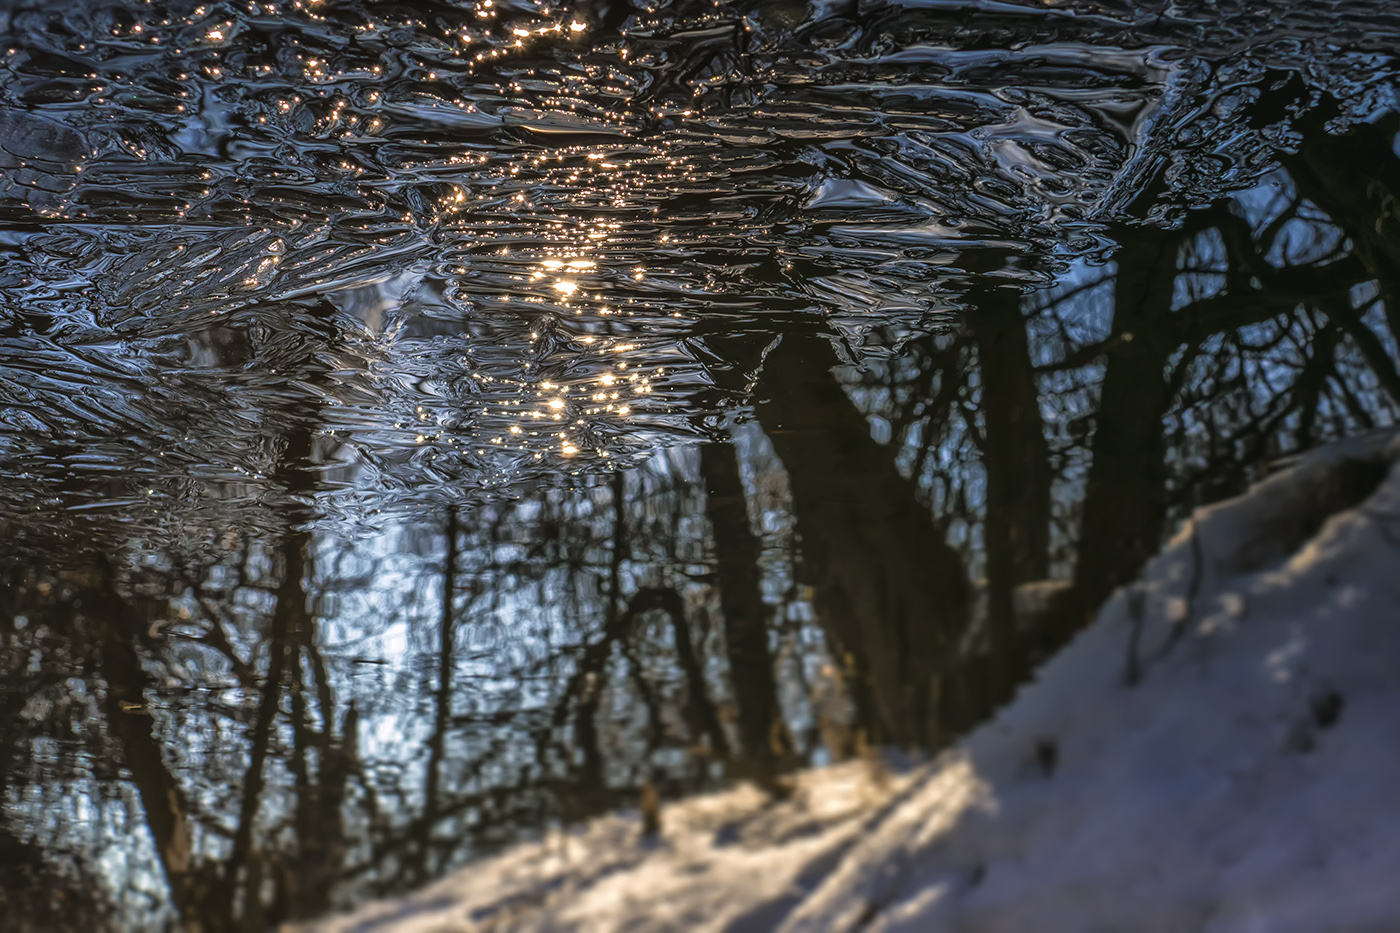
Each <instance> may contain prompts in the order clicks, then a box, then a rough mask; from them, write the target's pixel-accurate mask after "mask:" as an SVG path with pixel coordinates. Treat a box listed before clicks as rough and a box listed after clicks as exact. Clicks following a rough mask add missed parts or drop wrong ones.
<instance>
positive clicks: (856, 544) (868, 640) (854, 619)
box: [757, 335, 969, 747]
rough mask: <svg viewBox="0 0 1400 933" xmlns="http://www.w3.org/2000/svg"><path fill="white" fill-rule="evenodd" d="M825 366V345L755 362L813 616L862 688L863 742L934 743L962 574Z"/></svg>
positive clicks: (790, 343) (961, 607) (961, 614)
mask: <svg viewBox="0 0 1400 933" xmlns="http://www.w3.org/2000/svg"><path fill="white" fill-rule="evenodd" d="M834 363H835V360H834V359H833V355H832V351H831V346H830V345H829V344H828V343H827V341H826V340H825V339H824V338H822V337H819V336H816V335H810V336H801V335H789V336H788V337H786V338H784V340H783V342H782V343H781V344H780V345H779V346H778V347H777V348H775V349H774V351H773V352H772V353H770V354H769V356H768V359H767V360H766V362H765V365H764V373H763V378H762V381H761V382H760V384H759V388H758V395H759V400H758V406H757V412H758V419H759V422H760V424H762V426H763V429H764V431H765V432H767V434H768V436H769V438H770V439H771V440H772V443H773V446H774V448H775V450H776V451H777V453H778V456H779V457H780V458H781V459H782V462H783V465H784V466H785V467H786V469H787V472H788V478H789V483H790V486H791V489H792V498H793V508H794V512H795V515H796V524H797V533H798V536H799V538H800V542H801V551H802V561H803V573H804V575H805V577H806V578H807V580H808V581H809V582H810V583H811V585H812V587H813V590H814V601H815V606H816V610H817V612H818V614H819V615H820V617H821V619H822V623H823V625H824V626H825V627H826V629H827V631H828V633H829V635H830V637H831V638H832V640H833V642H834V643H835V645H836V648H837V650H838V652H840V653H842V654H845V655H849V660H850V662H851V664H850V668H851V669H852V670H853V673H854V674H855V676H856V677H857V678H859V679H861V680H862V681H863V682H864V683H863V685H859V686H856V687H854V688H853V689H854V690H856V692H857V693H858V694H859V693H860V692H861V690H862V689H865V690H868V693H869V697H870V704H869V705H870V706H871V707H873V710H872V712H873V714H874V717H875V721H874V722H873V723H871V724H870V726H871V728H872V729H873V731H874V733H875V734H874V735H872V736H871V738H872V739H874V740H875V741H880V742H889V743H894V744H898V745H903V746H910V747H912V746H925V745H931V744H938V743H939V742H940V741H941V740H942V737H943V734H944V730H943V728H942V726H943V722H942V717H943V714H944V713H945V711H944V710H942V709H941V708H940V707H941V704H940V702H939V695H940V691H941V688H942V687H943V684H942V681H941V676H940V675H941V674H942V673H943V672H944V671H945V669H946V668H947V666H948V665H949V664H950V663H952V662H953V660H954V652H955V650H956V644H957V636H958V635H959V634H960V633H961V631H962V630H963V628H964V625H965V622H966V618H967V609H968V595H969V594H968V590H969V587H968V582H967V577H966V571H965V569H964V568H963V564H962V561H961V558H960V557H959V555H958V554H957V552H956V551H954V550H953V549H952V548H951V547H950V546H949V545H948V543H947V542H946V541H945V540H944V539H943V536H942V534H941V533H940V532H939V531H938V530H937V529H936V528H935V527H934V524H933V521H932V519H931V517H930V516H929V513H928V510H927V509H926V508H924V507H923V506H922V504H921V503H920V502H919V498H918V496H917V494H916V487H915V485H914V483H913V482H912V481H911V480H909V479H907V478H905V477H904V476H902V475H901V474H900V473H899V471H898V470H897V469H896V468H895V465H894V451H893V450H891V449H890V448H887V447H883V446H881V445H880V444H878V443H876V442H875V441H874V439H873V438H872V437H871V434H870V425H869V424H868V422H867V421H866V419H865V417H864V416H863V415H862V414H861V413H860V412H859V411H858V410H857V409H856V407H855V406H854V405H853V404H852V403H851V401H850V399H849V398H847V396H846V393H845V391H844V390H843V389H842V388H841V386H840V384H839V383H838V382H837V381H836V380H835V378H833V376H832V373H831V368H832V366H833V364H834Z"/></svg>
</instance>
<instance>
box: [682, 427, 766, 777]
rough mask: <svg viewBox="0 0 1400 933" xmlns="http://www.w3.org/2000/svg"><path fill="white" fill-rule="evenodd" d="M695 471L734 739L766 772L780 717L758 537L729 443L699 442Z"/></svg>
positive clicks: (747, 755)
mask: <svg viewBox="0 0 1400 933" xmlns="http://www.w3.org/2000/svg"><path fill="white" fill-rule="evenodd" d="M700 476H701V479H702V481H703V482H704V484H705V515H706V517H707V518H709V520H710V528H711V530H712V531H713V534H714V540H715V577H716V583H717V585H718V589H719V601H720V611H721V612H723V614H724V643H725V649H726V651H727V652H728V655H729V673H730V677H731V678H732V680H733V687H734V698H735V701H736V703H737V705H738V707H739V717H738V719H739V730H738V731H739V741H740V745H741V747H742V749H743V754H744V757H745V758H746V760H747V761H748V762H749V763H750V764H751V765H753V766H754V767H755V768H757V769H758V770H759V772H761V773H765V774H766V773H771V772H772V771H773V768H774V765H775V763H776V757H777V755H776V752H777V749H776V748H775V745H779V744H780V743H779V741H778V738H779V736H780V734H781V733H780V731H779V730H781V729H782V719H781V715H780V712H781V711H780V709H779V706H778V687H777V682H776V679H775V678H774V673H773V654H772V651H771V650H770V648H769V645H768V620H769V615H770V610H769V608H768V605H767V604H766V603H764V601H763V593H762V590H761V588H760V584H761V582H762V572H761V569H760V567H759V551H760V549H759V542H758V538H756V537H755V536H754V533H753V530H752V529H751V528H750V527H749V514H748V508H747V504H746V501H745V498H744V487H743V484H742V483H741V482H740V480H739V459H738V457H737V456H736V455H735V452H734V447H733V446H732V445H730V444H706V445H705V446H703V447H701V448H700Z"/></svg>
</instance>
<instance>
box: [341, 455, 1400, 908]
mask: <svg viewBox="0 0 1400 933" xmlns="http://www.w3.org/2000/svg"><path fill="white" fill-rule="evenodd" d="M1397 460H1400V439H1392V437H1390V436H1376V437H1369V438H1359V439H1356V440H1353V441H1350V442H1346V443H1344V444H1339V445H1335V446H1332V447H1329V448H1327V449H1325V450H1323V451H1319V452H1317V453H1315V454H1312V455H1309V456H1308V457H1306V458H1304V459H1303V460H1302V461H1301V462H1300V463H1298V464H1297V465H1295V466H1294V467H1292V468H1290V469H1289V470H1286V471H1284V472H1281V473H1279V474H1277V475H1275V476H1273V477H1272V478H1270V479H1269V480H1267V481H1266V482H1264V483H1262V484H1260V485H1259V486H1257V487H1256V488H1255V489H1253V490H1252V491H1251V492H1250V493H1249V494H1247V495H1246V496H1243V497H1241V498H1239V499H1235V500H1232V501H1229V502H1226V503H1222V504H1220V505H1217V506H1213V507H1211V508H1208V509H1203V510H1200V511H1199V512H1198V513H1197V515H1196V516H1195V518H1194V520H1193V521H1192V522H1191V523H1189V524H1188V526H1187V527H1186V528H1185V529H1183V530H1182V532H1181V533H1180V534H1179V535H1178V536H1177V538H1176V539H1175V540H1174V541H1173V542H1172V543H1171V545H1169V546H1168V547H1167V549H1166V550H1165V551H1164V553H1163V554H1162V555H1161V556H1159V557H1158V558H1156V559H1155V560H1154V561H1153V562H1152V563H1151V564H1150V565H1149V566H1148V567H1147V568H1146V570H1145V571H1144V573H1143V575H1142V577H1141V578H1140V580H1139V582H1137V583H1135V584H1133V585H1132V586H1130V587H1127V588H1125V589H1124V590H1122V591H1120V592H1119V593H1118V594H1116V595H1115V596H1114V597H1113V598H1112V599H1111V600H1110V601H1109V602H1108V603H1107V604H1106V605H1105V606H1104V608H1103V610H1102V612H1101V613H1100V615H1099V619H1098V621H1097V622H1095V624H1094V625H1092V626H1090V627H1089V628H1088V629H1087V630H1085V632H1084V633H1082V634H1081V635H1080V637H1079V638H1077V639H1076V640H1075V641H1074V642H1073V643H1072V644H1071V645H1069V646H1068V647H1067V648H1066V649H1065V650H1064V651H1062V652H1061V653H1060V654H1059V655H1058V656H1057V657H1056V658H1055V659H1054V660H1053V661H1051V662H1050V663H1049V664H1048V665H1047V666H1046V667H1045V668H1044V669H1043V670H1042V671H1041V672H1040V674H1039V676H1038V677H1037V678H1036V680H1035V682H1034V683H1032V684H1030V685H1028V686H1027V687H1026V688H1025V689H1024V690H1023V691H1022V692H1021V694H1020V695H1019V697H1018V698H1017V700H1016V701H1015V702H1014V703H1013V704H1012V705H1011V706H1010V707H1008V708H1007V709H1006V710H1005V711H1004V712H1003V713H1002V715H1001V716H999V717H998V718H997V719H996V720H995V721H993V722H992V723H990V724H988V725H987V726H984V727H983V728H982V729H980V730H978V731H977V732H976V733H975V734H974V735H973V736H971V737H970V739H969V740H968V741H967V742H965V743H963V744H962V745H961V746H959V747H958V748H956V749H954V750H952V751H950V752H949V753H947V754H945V755H943V756H941V757H940V758H939V759H938V760H936V761H935V762H933V763H931V764H929V765H926V766H923V767H921V768H919V769H916V770H914V771H912V772H910V773H908V774H904V775H893V776H892V775H888V774H885V773H883V772H882V771H881V770H880V769H878V768H876V767H872V766H870V765H868V764H864V763H853V764H848V765H844V766H842V767H838V768H833V769H829V770H826V771H814V772H809V773H807V774H804V775H801V776H800V779H799V785H798V789H797V791H796V792H795V793H794V794H793V795H792V797H791V798H790V799H788V800H786V801H783V802H780V803H765V801H764V798H763V797H762V796H761V795H760V794H759V793H758V792H756V791H754V790H752V789H747V788H741V789H738V790H734V791H731V792H727V793H723V794H717V795H712V796H708V797H703V798H697V799H694V800H690V801H685V802H681V803H677V804H674V805H672V806H670V807H668V808H666V809H665V810H664V811H663V836H662V839H660V840H659V841H656V842H651V843H647V842H642V841H640V840H639V827H638V820H637V818H636V816H635V815H619V816H612V817H608V818H605V819H601V820H598V821H596V822H594V823H592V824H590V825H588V826H586V827H583V828H581V829H579V830H577V831H574V832H571V833H569V834H567V835H564V836H561V837H556V838H553V839H550V840H546V841H544V842H542V843H538V844H531V845H526V846H521V847H519V848H517V849H515V850H512V851H510V852H508V853H506V854H505V855H502V856H500V857H498V858H495V859H492V860H489V861H487V862H485V863H482V864H478V865H475V866H473V867H471V868H469V869H467V870H465V871H463V872H461V873H459V874H457V875H455V876H452V877H449V878H447V879H446V880H444V881H442V882H440V883H438V884H437V885H434V886H433V887H431V888H429V889H427V890H425V891H423V892H420V893H419V894H417V895H414V896H412V897H409V898H406V899H404V900H402V901H396V902H385V903H380V904H376V905H371V906H369V907H367V908H365V909H363V910H361V911H360V912H358V913H357V914H354V915H352V916H350V917H346V918H339V919H336V920H332V921H328V922H326V923H324V924H322V925H320V926H317V927H315V928H314V929H316V930H319V931H326V933H329V931H338V933H347V931H358V933H371V931H373V933H388V931H395V933H410V931H411V933H428V931H486V930H491V931H506V930H510V931H564V930H571V931H610V930H628V931H649V930H658V931H659V930H687V931H689V930H715V931H719V930H725V931H736V933H737V931H767V930H781V931H789V933H798V931H803V933H834V931H845V930H869V931H892V930H909V931H913V930H918V931H978V933H984V931H987V933H989V931H1008V933H1011V931H1015V933H1022V931H1036V933H1057V931H1066V933H1069V931H1073V933H1093V931H1117V930H1122V931H1132V933H1151V931H1240V933H1245V931H1250V933H1253V931H1268V933H1284V931H1288V933H1293V931H1297V933H1319V931H1382V930H1386V931H1390V930H1400V467H1396V466H1394V464H1395V463H1396V461H1397ZM1377 483H1379V485H1376V484H1377ZM1373 487H1374V488H1373ZM1358 503H1359V504H1358Z"/></svg>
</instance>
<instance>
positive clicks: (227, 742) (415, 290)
mask: <svg viewBox="0 0 1400 933" xmlns="http://www.w3.org/2000/svg"><path fill="white" fill-rule="evenodd" d="M67 6H68V7H71V8H65V9H63V10H55V9H52V8H50V6H49V5H44V4H24V3H7V4H3V9H2V10H0V40H3V41H0V252H3V263H0V299H2V300H0V475H3V477H4V479H5V482H4V486H3V490H0V538H2V539H3V541H4V546H3V548H2V549H0V551H3V553H0V575H3V583H0V665H3V669H2V670H3V673H2V674H0V682H3V688H2V689H0V804H3V807H0V921H3V925H4V926H5V928H6V929H15V930H63V929H73V928H79V927H81V928H86V929H98V930H100V929H182V930H191V931H193V930H200V931H221V930H259V929H264V928H267V927H268V926H269V925H273V924H276V923H279V922H282V921H287V920H296V919H302V918H307V917H312V916H316V915H318V914H321V913H324V912H326V911H328V910H331V909H335V908H340V907H344V906H348V905H350V904H352V903H354V902H356V901H358V900H361V899H363V898H366V897H369V896H374V895H377V894H382V893H387V892H393V891H398V890H402V889H404V888H406V887H409V886H413V885H416V884H420V883H422V882H424V881H426V880H429V879H431V878H433V877H435V876H437V875H438V874H440V873H442V872H443V871H445V870H447V869H448V868H450V867H453V866H455V865H458V864H462V863H464V862H466V861H468V860H470V859H471V858H473V857H476V856H479V855H481V854H483V853H485V852H488V851H490V850H492V849H493V848H494V847H497V846H499V845H501V844H503V843H507V842H509V841H511V840H514V839H518V838H521V837H522V836H527V835H529V834H531V833H535V832H538V831H540V830H541V829H543V828H545V827H548V826H552V825H558V824H560V823H568V822H571V821H576V820H580V819H583V818H586V817H588V816H589V815H591V814H596V813H599V812H602V811H604V810H607V809H610V808H615V807H619V806H635V805H636V804H637V802H638V800H639V799H641V797H643V796H645V795H649V794H650V792H651V790H653V789H654V790H658V791H659V792H660V793H661V794H662V795H663V796H671V795H678V794H682V793H686V792H692V791H695V790H699V789H703V788H707V787H713V786H717V785H719V784H721V783H723V782H725V781H732V780H740V779H747V780H753V781H756V782H758V783H759V784H760V785H761V786H763V787H766V788H769V789H772V790H773V791H774V792H781V784H782V780H781V776H782V774H783V773H784V772H785V771H788V770H791V769H793V768H796V767H801V766H805V765H808V764H821V763H824V762H829V761H832V760H836V759H840V758H843V757H847V756H850V755H856V754H863V753H865V752H866V750H868V749H870V748H873V747H878V746H886V747H890V748H895V749H903V750H905V751H906V752H908V753H912V754H919V753H926V752H928V751H932V750H936V749H937V748H939V747H940V746H942V745H944V744H946V743H947V742H948V741H950V740H951V739H953V738H955V737H956V736H958V735H959V734H961V733H963V732H965V731H966V730H967V729H969V728H971V727H973V726H975V725H976V724H977V723H979V722H981V721H983V720H984V719H985V718H986V717H987V715H988V714H989V713H990V712H991V711H992V710H994V709H995V708H996V706H997V705H998V704H1000V703H1001V702H1004V700H1005V699H1006V698H1007V697H1008V696H1009V695H1010V693H1011V691H1012V690H1013V689H1014V688H1015V686H1016V685H1017V684H1018V683H1020V682H1022V681H1023V680H1024V679H1025V677H1026V676H1028V673H1029V672H1030V671H1031V670H1032V669H1033V668H1034V666H1035V664H1036V663H1038V662H1039V661H1040V660H1041V659H1043V658H1044V657H1046V656H1047V655H1048V654H1049V653H1050V652H1052V651H1054V650H1055V649H1056V648H1057V647H1058V646H1060V645H1061V644H1063V643H1064V641H1065V640H1066V639H1067V638H1069V637H1071V636H1072V635H1073V633H1074V632H1075V631H1077V630H1078V629H1079V628H1080V627H1082V626H1083V625H1084V624H1086V623H1087V622H1089V621H1091V619H1092V616H1093V612H1094V609H1095V607H1096V606H1097V605H1098V604H1099V603H1100V602H1101V601H1102V600H1103V598H1104V597H1105V596H1106V595H1107V594H1108V593H1110V592H1111V591H1112V590H1113V589H1114V588H1115V587H1116V586H1118V585H1120V584H1123V583H1125V582H1127V581H1128V580H1130V579H1131V578H1132V576H1133V575H1134V574H1135V573H1136V571H1137V569H1138V568H1139V567H1140V565H1141V563H1142V561H1143V560H1145V559H1146V557H1147V556H1149V555H1150V554H1152V553H1153V552H1154V551H1155V550H1156V549H1157V548H1158V546H1159V545H1160V543H1161V541H1162V540H1163V538H1164V537H1165V536H1166V535H1168V534H1170V533H1171V532H1172V531H1173V529H1174V528H1175V527H1176V526H1177V524H1178V523H1179V522H1180V520H1181V519H1182V518H1183V517H1185V516H1186V515H1187V514H1189V512H1190V510H1191V509H1192V508H1193V507H1195V506H1198V505H1200V504H1203V503H1207V502H1210V501H1215V500H1217V499H1219V498H1221V497H1224V496H1227V495H1231V494H1234V493H1237V492H1239V491H1241V490H1243V489H1244V488H1245V487H1246V486H1247V484H1248V483H1249V482H1250V481H1252V480H1253V479H1256V478H1258V477H1259V476H1261V475H1263V474H1264V473H1266V472H1267V471H1268V470H1269V469H1272V468H1274V465H1276V464H1278V463H1280V462H1286V459H1287V458H1288V457H1289V456H1290V455H1293V454H1295V453H1297V452H1298V451H1301V450H1304V449H1306V448H1309V447H1312V446H1315V445H1317V444H1319V443H1322V442H1325V441H1326V440H1328V439H1331V438H1336V437H1340V436H1344V435H1348V434H1353V433H1357V432H1361V431H1366V430H1372V429H1376V428H1381V427H1387V426H1390V425H1392V424H1393V423H1394V420H1395V414H1396V402H1397V399H1400V371H1397V368H1396V360H1397V352H1396V338H1397V335H1400V310H1397V308H1400V305H1397V304H1396V302H1395V300H1393V299H1394V293H1395V290H1396V288H1397V287H1400V238H1397V226H1400V209H1397V207H1396V205H1397V204H1400V157H1397V155H1396V146H1395V132H1396V129H1397V126H1400V118H1397V116H1396V101H1395V90H1396V65H1397V63H1396V59H1395V56H1394V52H1393V50H1394V49H1395V48H1397V41H1400V14H1397V13H1396V11H1395V10H1394V9H1393V6H1392V5H1390V4H1386V3H1380V2H1374V3H1367V2H1354V3H1336V4H1323V3H1307V2H1277V3H1272V4H1239V5H1234V6H1232V5H1228V4H1227V5H1223V6H1222V5H1220V4H1201V5H1198V6H1192V5H1190V4H1188V3H1176V4H1160V3H1146V2H1144V3H1138V4H1120V3H1109V2H1103V3H1096V2H1089V0H1065V2H1053V3H1043V4H1032V3H1020V2H986V3H968V4H959V3H943V2H927V0H911V2H907V3H902V4H900V3H880V2H851V3H842V2H827V0H812V2H798V0H794V2H789V3H780V4H770V3H756V2H754V3H748V4H745V3H742V2H728V0H723V2H719V3H711V2H704V3H698V2H695V3H692V2H689V0H676V2H672V3H656V4H652V5H651V6H649V7H646V8H643V6H642V5H640V4H637V5H633V4H631V3H629V2H622V0H601V2H597V3H592V4H586V5H584V6H582V7H561V6H555V5H552V4H546V3H537V2H533V0H477V2H474V3H469V2H451V3H449V2H441V3H431V2H421V3H410V2H404V3H395V2H374V3H370V2H368V0H348V2H338V0H320V2H312V0H301V2H294V0H276V2H267V3H263V2H258V3H252V2H246V0H236V2H205V3H196V2H193V0H183V2H182V0H166V2H157V0H152V2H148V3H138V2H117V3H108V4H102V3H95V2H94V3H80V4H70V5H67ZM1182 611H1184V612H1190V611H1192V609H1191V607H1184V608H1183V610H1182ZM1105 676H1115V677H1116V676H1124V677H1130V676H1131V662H1130V661H1129V660H1128V659H1127V656H1126V653H1125V670H1124V671H1123V672H1106V673H1105Z"/></svg>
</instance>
